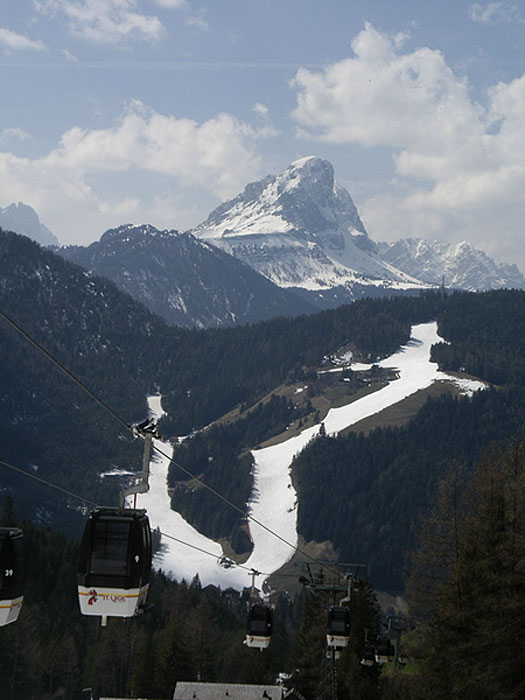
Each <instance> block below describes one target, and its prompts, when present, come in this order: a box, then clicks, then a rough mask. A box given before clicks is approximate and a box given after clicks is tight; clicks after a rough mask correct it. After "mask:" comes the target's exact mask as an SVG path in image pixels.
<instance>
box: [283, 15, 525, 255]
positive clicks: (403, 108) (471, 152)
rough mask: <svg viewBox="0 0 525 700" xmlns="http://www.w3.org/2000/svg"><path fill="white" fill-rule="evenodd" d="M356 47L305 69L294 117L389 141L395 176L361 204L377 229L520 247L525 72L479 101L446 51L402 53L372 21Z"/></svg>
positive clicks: (308, 131)
mask: <svg viewBox="0 0 525 700" xmlns="http://www.w3.org/2000/svg"><path fill="white" fill-rule="evenodd" d="M352 48H353V51H354V57H353V58H349V59H346V60H343V61H340V62H338V63H335V64H333V65H330V66H328V67H327V68H325V70H324V71H322V72H312V71H308V70H305V69H301V70H299V71H298V73H297V75H296V77H295V80H294V81H293V87H294V88H295V89H296V90H297V107H296V109H295V110H294V112H293V117H294V118H295V120H296V121H297V122H298V124H299V127H298V130H299V135H300V136H302V137H303V138H309V139H314V140H319V141H326V142H330V143H337V144H350V143H352V144H359V145H361V146H364V147H367V148H370V147H375V146H383V147H387V148H390V149H391V150H392V157H393V162H394V165H395V173H396V181H395V182H394V183H391V186H390V188H391V189H390V191H385V192H383V193H380V192H378V193H377V194H376V195H375V196H374V197H373V198H370V199H369V200H368V201H367V202H365V203H364V205H362V207H361V209H362V211H363V215H364V217H365V221H367V225H368V228H369V231H370V233H371V234H372V236H373V237H376V238H382V237H385V238H390V239H392V238H395V237H399V236H403V235H423V236H436V237H438V238H439V237H441V238H451V237H455V236H457V235H460V233H459V232H461V235H462V236H463V237H464V238H470V239H472V240H473V242H476V240H477V243H478V244H479V245H482V246H484V247H485V249H487V250H489V251H490V252H491V253H494V252H495V251H496V250H497V249H498V246H500V248H501V247H503V246H505V245H508V246H509V249H510V248H511V247H512V246H515V250H519V251H521V250H522V249H523V245H520V243H521V240H522V236H523V233H522V231H523V224H522V222H523V220H524V218H525V166H524V165H523V159H522V154H523V152H524V148H525V76H522V77H521V78H519V79H516V80H514V81H512V82H511V83H508V84H506V83H499V84H498V85H496V86H494V87H492V88H491V89H490V90H489V91H488V93H487V96H486V104H485V105H481V104H479V103H477V102H475V101H474V100H473V99H472V97H471V94H470V90H469V85H468V83H467V81H466V80H465V79H463V78H460V77H458V76H456V75H455V74H454V72H453V71H452V70H451V68H450V67H449V66H448V65H447V63H446V60H445V57H444V56H443V55H442V54H441V53H440V52H439V51H435V50H431V49H429V48H421V49H418V50H415V51H413V52H411V53H408V52H407V53H402V52H401V51H400V45H399V42H396V41H395V40H394V39H393V38H391V37H389V36H387V35H385V34H381V33H380V32H378V31H377V30H376V29H374V28H373V27H372V26H371V25H369V24H367V25H366V26H365V29H364V30H363V31H362V32H361V33H360V34H359V35H358V36H357V37H356V38H355V39H354V41H353V42H352ZM394 193H395V196H393V195H394ZM374 227H376V228H375V230H374ZM496 232H498V234H499V235H498V236H496V235H495V233H496ZM524 263H525V258H524V259H523V260H522V265H523V264H524Z"/></svg>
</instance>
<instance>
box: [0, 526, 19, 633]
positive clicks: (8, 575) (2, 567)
mask: <svg viewBox="0 0 525 700" xmlns="http://www.w3.org/2000/svg"><path fill="white" fill-rule="evenodd" d="M24 583H25V554H24V534H23V532H22V530H20V528H18V527H0V626H3V625H9V624H10V623H11V622H15V620H16V619H17V618H18V615H19V614H20V610H21V608H22V603H23V601H24Z"/></svg>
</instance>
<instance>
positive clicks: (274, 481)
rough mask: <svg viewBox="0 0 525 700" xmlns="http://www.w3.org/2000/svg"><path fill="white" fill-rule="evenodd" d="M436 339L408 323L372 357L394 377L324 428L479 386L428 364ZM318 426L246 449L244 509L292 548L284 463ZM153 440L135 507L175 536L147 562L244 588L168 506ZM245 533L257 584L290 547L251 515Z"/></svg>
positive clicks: (432, 331)
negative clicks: (419, 395) (446, 390)
mask: <svg viewBox="0 0 525 700" xmlns="http://www.w3.org/2000/svg"><path fill="white" fill-rule="evenodd" d="M441 341H442V339H441V338H440V337H439V336H438V335H437V324H436V323H424V324H420V325H417V326H414V327H413V328H412V336H411V338H410V341H409V342H408V343H407V344H406V345H404V346H403V347H401V348H400V349H399V351H398V352H396V353H394V354H393V355H391V356H390V357H387V358H385V359H384V360H382V361H381V362H379V363H378V364H379V365H380V366H381V367H389V368H395V369H396V370H397V372H398V379H395V380H393V381H391V382H390V383H389V384H388V385H387V386H386V387H384V388H383V389H380V390H378V391H376V392H375V393H372V394H369V395H367V396H364V397H363V398H362V399H359V400H357V401H354V402H353V403H351V404H348V405H347V406H342V407H340V408H334V409H331V410H330V411H329V412H328V414H327V415H326V417H325V419H324V421H323V423H324V426H325V429H326V432H327V433H338V432H340V431H341V430H343V429H344V428H347V427H348V426H350V425H353V424H354V423H357V422H358V421H360V420H362V419H364V418H367V417H368V416H371V415H373V414H375V413H378V412H379V411H382V410H384V409H385V408H388V407H389V406H392V405H393V404H395V403H397V402H399V401H401V400H403V399H404V398H406V397H407V396H410V395H411V394H413V393H415V392H416V391H419V390H420V389H424V388H426V387H428V386H430V385H431V384H432V383H433V382H436V381H440V380H445V379H446V380H448V381H453V382H455V383H456V384H457V385H458V387H459V388H460V390H461V391H464V392H465V393H472V392H474V391H477V390H479V389H482V388H484V386H485V385H484V384H483V383H482V382H477V381H474V380H466V379H461V380H457V379H455V378H454V377H451V376H450V375H448V374H446V373H444V372H440V371H439V370H438V367H437V364H436V363H433V362H430V348H431V346H432V345H433V344H435V343H439V342H441ZM368 367H370V365H362V364H359V365H358V364H353V365H352V368H353V369H365V368H368ZM149 408H150V411H151V414H152V415H153V416H157V417H159V418H160V416H161V415H163V413H164V412H163V410H162V406H161V397H159V396H152V397H150V398H149ZM319 430H320V424H318V425H315V426H313V427H311V428H308V429H307V430H304V431H303V432H302V433H300V434H299V435H296V436H295V437H292V438H290V439H289V440H286V441H284V442H282V443H280V444H277V445H273V446H271V447H266V448H263V449H259V450H252V455H253V457H254V460H255V466H254V474H253V489H252V496H251V498H250V502H249V504H248V506H247V511H248V512H249V514H250V515H251V516H252V517H253V518H255V519H256V520H258V521H260V522H261V523H263V524H264V525H266V526H267V527H268V528H269V529H271V530H272V532H274V533H277V534H278V535H279V536H280V537H282V538H283V539H284V540H286V542H289V543H290V544H292V545H294V546H296V545H297V502H296V498H297V496H296V493H295V490H294V488H293V486H292V482H291V475H290V465H291V462H292V459H293V457H294V455H296V454H297V453H298V452H300V451H301V450H302V449H303V447H305V445H306V444H307V443H308V442H309V441H310V440H311V439H312V438H313V437H314V436H315V435H317V433H318V432H319ZM155 445H156V447H157V448H158V449H159V450H160V451H162V452H164V453H165V454H166V455H167V457H163V456H161V455H159V453H158V452H157V451H155V452H154V458H153V460H152V463H151V465H150V466H151V473H150V490H149V492H148V493H147V494H139V496H138V500H137V505H138V507H140V508H147V510H148V515H149V518H150V522H151V526H152V527H153V528H156V527H159V528H160V530H161V532H163V533H165V534H166V535H170V536H171V537H174V538H176V539H177V540H180V542H177V541H174V540H172V539H170V538H168V537H163V538H162V548H161V551H160V553H158V554H157V555H156V557H155V560H154V565H155V567H156V568H158V569H162V570H163V571H164V572H166V573H170V574H172V575H173V576H174V577H175V578H176V579H179V580H181V579H183V578H184V579H186V580H187V581H189V580H191V579H192V578H193V577H194V576H195V574H197V573H198V575H199V578H200V580H201V583H202V584H203V585H207V584H209V583H214V584H216V585H218V586H221V588H226V587H228V586H231V587H233V588H237V589H241V588H243V587H244V586H248V585H249V584H250V583H251V578H250V576H249V573H248V572H247V571H246V570H244V569H241V568H239V567H232V568H228V569H225V568H224V567H223V566H222V565H220V564H219V559H220V557H221V556H222V555H223V550H222V547H221V545H220V544H218V543H217V542H214V541H213V540H210V539H208V538H207V537H205V536H204V535H201V534H200V533H199V532H197V530H195V528H193V527H192V526H191V525H190V524H189V523H188V522H186V521H185V520H184V518H183V517H182V516H181V515H180V514H179V513H177V512H175V511H173V510H171V508H170V498H169V495H168V491H167V476H168V468H169V457H171V455H172V448H171V446H170V445H168V444H166V443H163V442H159V441H155ZM250 534H251V537H252V540H253V552H252V554H251V556H250V558H249V559H248V560H247V561H246V562H245V563H244V565H243V566H245V567H248V568H250V569H251V568H253V569H256V570H257V571H260V572H262V574H263V576H262V577H261V578H259V579H258V580H257V582H256V583H257V586H258V587H260V586H261V584H262V580H263V579H264V578H267V577H268V575H270V574H271V573H273V572H274V571H277V570H278V569H280V568H281V567H282V566H283V565H284V564H285V563H286V562H287V561H288V560H289V559H290V558H291V557H292V555H293V553H294V550H293V548H292V547H290V546H289V545H288V544H286V543H285V542H283V541H282V540H280V539H278V538H277V537H275V536H274V535H272V534H271V533H270V532H268V531H267V530H265V529H264V528H262V527H260V526H259V525H257V523H254V522H253V521H251V522H250ZM202 550H204V551H202Z"/></svg>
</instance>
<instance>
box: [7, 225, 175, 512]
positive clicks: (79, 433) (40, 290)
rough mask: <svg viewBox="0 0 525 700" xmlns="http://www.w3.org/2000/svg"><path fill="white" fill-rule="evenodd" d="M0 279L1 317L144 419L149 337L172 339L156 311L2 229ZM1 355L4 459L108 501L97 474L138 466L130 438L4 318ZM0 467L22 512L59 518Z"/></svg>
mask: <svg viewBox="0 0 525 700" xmlns="http://www.w3.org/2000/svg"><path fill="white" fill-rule="evenodd" d="M0 279H1V284H0V308H1V309H2V311H3V312H4V313H5V314H7V316H9V317H10V318H11V319H12V320H13V321H15V322H16V323H17V324H19V325H20V326H22V327H23V329H24V330H25V331H26V332H27V333H29V334H30V335H31V336H32V337H33V338H34V339H35V340H36V341H37V342H39V343H40V344H41V345H43V346H44V347H45V349H46V350H47V351H49V352H50V353H52V355H53V356H54V357H55V358H56V359H57V360H58V361H60V362H61V363H63V364H64V365H65V366H66V367H67V368H68V369H69V370H70V371H72V372H73V373H74V374H75V376H77V377H78V378H79V380H81V381H82V382H84V384H85V385H87V386H88V387H89V388H90V389H91V390H92V391H94V392H96V393H97V395H99V396H100V397H101V399H103V400H104V401H106V402H107V403H108V404H109V405H111V407H112V408H113V409H114V410H115V411H117V412H119V413H120V414H121V415H123V416H124V417H125V419H126V421H129V422H132V421H138V420H142V419H144V418H145V416H146V410H147V408H146V394H147V393H148V391H151V389H152V386H153V381H154V377H155V376H156V374H157V372H158V362H159V361H160V359H159V358H160V347H159V345H158V340H159V339H160V337H161V336H162V337H163V338H164V340H165V342H166V341H168V342H170V339H171V338H172V332H171V331H170V330H169V329H168V327H167V326H166V325H165V324H164V323H163V322H162V321H161V320H160V319H158V318H156V317H155V316H153V315H152V314H151V313H150V312H149V311H147V310H146V309H145V308H144V307H142V306H141V305H139V304H137V303H136V302H134V301H133V300H132V299H131V298H130V297H128V296H127V295H125V294H123V293H122V292H120V291H119V290H118V289H117V288H116V287H115V285H114V284H113V283H111V282H109V281H107V280H102V279H98V278H95V277H92V276H91V275H89V274H87V273H86V272H85V271H84V270H82V269H81V268H80V267H77V266H76V265H73V264H72V263H69V262H67V261H65V260H63V259H62V258H60V257H58V256H56V255H55V254H53V253H51V252H50V251H48V250H46V249H43V248H41V247H40V246H39V245H37V244H36V243H34V242H32V241H30V240H29V239H28V238H25V237H24V236H18V235H16V234H13V233H8V232H1V231H0ZM171 342H172V343H173V342H176V340H175V339H172V340H171ZM0 355H1V362H0V367H1V369H0V373H1V386H2V392H1V395H0V417H1V427H0V432H1V442H2V445H3V450H2V457H3V459H5V460H7V461H9V462H12V463H13V464H14V465H15V466H19V467H22V468H24V469H29V470H30V471H32V473H34V474H35V475H36V476H40V477H44V478H47V479H52V480H55V481H57V482H58V483H60V484H61V485H62V487H65V488H70V489H75V490H76V491H77V492H78V491H81V493H82V495H83V496H84V497H86V498H90V499H92V500H95V499H96V498H99V499H103V498H104V500H105V501H106V503H109V502H112V501H114V499H115V497H116V493H115V488H114V487H115V486H116V484H114V486H113V488H112V486H111V482H112V480H111V479H110V480H106V481H105V482H101V481H100V480H99V477H98V475H99V473H100V472H105V471H107V470H109V469H111V468H114V467H119V468H123V469H127V470H129V469H135V468H139V466H140V454H141V447H140V445H139V443H138V441H136V440H134V439H133V438H131V436H130V435H127V434H126V430H125V429H123V428H122V426H120V425H119V423H118V422H116V421H115V420H113V419H112V418H111V417H110V416H109V415H108V414H107V413H106V412H105V411H104V410H103V409H102V408H101V407H100V406H98V405H97V404H96V403H95V402H94V401H93V400H92V399H91V398H90V397H89V396H87V395H86V394H85V393H84V392H82V391H81V390H80V389H79V387H78V386H76V385H75V384H74V382H72V381H71V380H70V379H68V378H67V377H65V376H64V375H63V374H62V373H61V372H60V371H59V370H58V369H57V368H56V367H55V366H53V365H52V364H51V362H49V361H48V360H47V359H46V358H45V357H44V356H43V355H41V354H40V353H39V352H38V351H37V350H36V349H35V348H34V347H32V346H31V344H30V343H29V342H28V341H27V340H26V339H24V338H22V337H21V336H20V335H19V334H18V333H17V332H16V331H15V330H13V328H12V327H10V326H9V325H8V323H6V321H5V320H3V319H2V320H1V322H0ZM1 469H2V472H1V477H2V482H1V483H2V485H5V484H9V485H11V486H15V487H16V493H17V496H16V501H17V504H18V505H19V507H20V508H22V507H23V508H24V513H25V514H27V515H31V516H32V517H35V514H39V517H41V518H42V519H43V520H44V521H46V522H49V521H53V522H61V523H62V524H63V521H64V519H68V518H69V515H68V512H69V511H64V510H63V509H61V511H60V513H54V507H55V505H56V502H57V495H56V493H53V492H51V491H50V490H49V489H46V488H44V487H41V486H39V485H38V484H35V483H34V482H32V481H28V480H27V479H26V478H25V477H21V476H17V475H15V474H13V473H12V472H7V471H6V469H5V467H1ZM113 482H114V480H113ZM108 488H109V493H108ZM22 494H23V496H22ZM59 500H61V502H63V499H61V498H59ZM99 502H100V501H99ZM78 505H79V504H78V503H75V506H78Z"/></svg>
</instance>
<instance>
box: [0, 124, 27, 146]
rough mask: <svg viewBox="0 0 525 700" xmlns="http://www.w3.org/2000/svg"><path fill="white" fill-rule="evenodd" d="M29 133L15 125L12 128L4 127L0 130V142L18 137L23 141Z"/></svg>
mask: <svg viewBox="0 0 525 700" xmlns="http://www.w3.org/2000/svg"><path fill="white" fill-rule="evenodd" d="M30 138H31V134H29V133H28V132H27V131H24V130H23V129H20V128H19V127H17V126H15V127H12V128H8V129H4V130H3V131H1V132H0V144H2V143H5V142H6V141H10V140H11V139H18V140H20V141H25V140H26V139H30Z"/></svg>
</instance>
